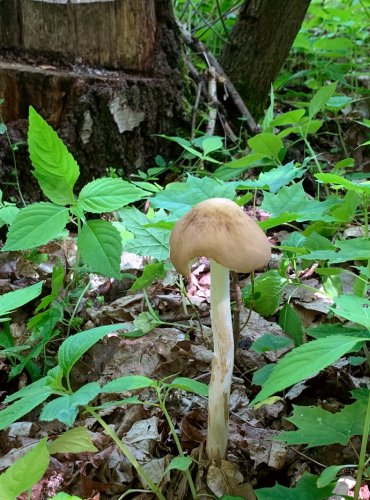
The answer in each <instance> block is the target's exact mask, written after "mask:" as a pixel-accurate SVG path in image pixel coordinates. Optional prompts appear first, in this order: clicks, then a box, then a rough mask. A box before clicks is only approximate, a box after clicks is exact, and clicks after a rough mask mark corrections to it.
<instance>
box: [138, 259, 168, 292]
mask: <svg viewBox="0 0 370 500" xmlns="http://www.w3.org/2000/svg"><path fill="white" fill-rule="evenodd" d="M165 276H166V271H165V269H164V262H157V263H155V264H147V265H146V266H145V267H144V271H143V274H142V276H140V278H137V279H136V280H135V281H134V283H133V285H132V287H131V288H130V291H131V292H136V291H137V290H142V289H143V288H146V287H147V286H149V285H150V284H151V283H152V282H153V281H154V280H157V279H161V278H164V277H165Z"/></svg>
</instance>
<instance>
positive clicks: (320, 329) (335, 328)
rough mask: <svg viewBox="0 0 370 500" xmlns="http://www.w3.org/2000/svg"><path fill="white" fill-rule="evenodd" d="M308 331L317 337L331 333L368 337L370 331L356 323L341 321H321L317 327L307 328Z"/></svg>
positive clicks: (308, 333)
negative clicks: (347, 323)
mask: <svg viewBox="0 0 370 500" xmlns="http://www.w3.org/2000/svg"><path fill="white" fill-rule="evenodd" d="M306 333H307V335H309V336H310V337H313V338H315V339H322V338H324V337H329V336H331V335H347V336H348V337H357V338H368V336H369V331H368V330H367V329H366V328H363V327H355V326H354V325H350V326H347V325H342V324H341V323H333V324H332V323H320V324H319V325H318V326H316V327H315V328H306Z"/></svg>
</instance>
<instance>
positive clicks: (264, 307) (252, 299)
mask: <svg viewBox="0 0 370 500" xmlns="http://www.w3.org/2000/svg"><path fill="white" fill-rule="evenodd" d="M286 283H287V280H286V278H282V277H281V276H280V274H279V272H278V271H276V270H275V269H272V270H271V271H267V272H266V273H263V274H262V275H261V276H259V277H258V278H257V279H256V280H255V282H254V289H253V287H252V285H248V286H246V287H245V288H243V289H242V298H243V301H244V302H245V304H246V305H247V306H248V307H251V308H253V310H255V311H256V312H258V313H259V314H261V315H262V316H270V315H271V314H274V313H275V312H276V310H277V309H278V307H279V304H280V293H281V292H282V290H283V288H284V286H285V285H286ZM252 293H253V295H252Z"/></svg>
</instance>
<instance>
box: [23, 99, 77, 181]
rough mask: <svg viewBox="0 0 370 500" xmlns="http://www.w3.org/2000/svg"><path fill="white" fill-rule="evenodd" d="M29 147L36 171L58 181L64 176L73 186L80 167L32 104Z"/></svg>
mask: <svg viewBox="0 0 370 500" xmlns="http://www.w3.org/2000/svg"><path fill="white" fill-rule="evenodd" d="M28 149H29V153H30V158H31V162H32V166H33V167H34V169H35V171H36V173H37V172H40V173H41V174H47V175H51V176H53V177H54V178H55V182H56V183H58V182H59V181H60V180H61V179H60V178H64V179H65V180H66V181H67V184H68V185H69V186H70V187H71V188H73V186H74V185H75V183H76V180H77V179H78V176H79V175H80V170H79V167H78V165H77V163H76V161H75V159H74V158H73V156H72V155H71V153H69V151H68V149H67V147H66V146H65V144H64V143H63V141H62V140H61V139H60V138H59V137H58V134H57V133H56V132H55V131H54V130H53V129H52V127H50V125H49V124H48V123H47V122H46V121H45V120H44V119H43V118H42V117H41V116H40V115H39V114H38V113H37V112H36V111H35V109H34V108H33V107H32V106H30V109H29V129H28ZM56 186H57V184H56Z"/></svg>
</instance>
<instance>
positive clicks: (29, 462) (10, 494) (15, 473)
mask: <svg viewBox="0 0 370 500" xmlns="http://www.w3.org/2000/svg"><path fill="white" fill-rule="evenodd" d="M49 461H50V455H49V452H48V449H47V446H46V438H44V439H42V440H41V441H40V442H39V443H38V444H37V445H36V446H35V447H34V448H32V450H31V451H29V452H28V453H26V454H25V455H24V456H23V457H21V458H18V460H17V461H16V462H15V463H14V464H13V465H12V466H10V467H9V468H8V469H7V470H6V471H5V472H4V473H3V474H1V475H0V498H1V499H2V500H15V498H17V497H18V496H19V495H20V494H21V493H23V492H24V491H27V490H30V489H31V488H32V486H33V485H34V484H36V483H37V482H38V481H40V479H41V478H42V476H43V475H44V474H45V472H46V470H47V468H48V466H49Z"/></svg>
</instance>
